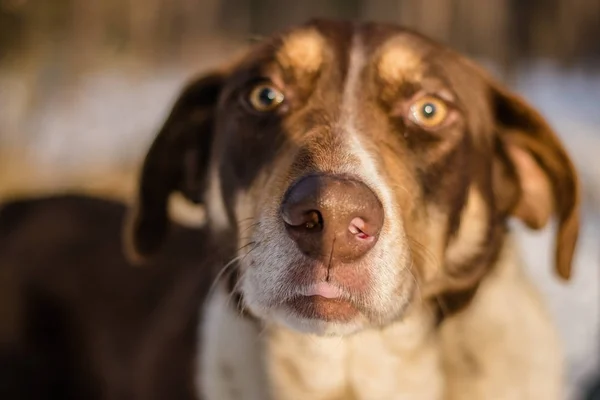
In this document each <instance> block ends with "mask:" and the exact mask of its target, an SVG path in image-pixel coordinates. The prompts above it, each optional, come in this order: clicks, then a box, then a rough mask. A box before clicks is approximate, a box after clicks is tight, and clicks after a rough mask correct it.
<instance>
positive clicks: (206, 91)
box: [125, 73, 224, 261]
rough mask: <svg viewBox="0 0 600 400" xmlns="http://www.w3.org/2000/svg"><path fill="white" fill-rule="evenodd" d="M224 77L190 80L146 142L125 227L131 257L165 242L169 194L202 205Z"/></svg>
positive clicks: (138, 257) (140, 256)
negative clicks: (152, 135) (151, 138)
mask: <svg viewBox="0 0 600 400" xmlns="http://www.w3.org/2000/svg"><path fill="white" fill-rule="evenodd" d="M223 80H224V76H223V75H222V74H220V73H212V74H208V75H205V76H203V77H201V78H199V79H197V80H194V81H192V82H191V83H189V84H188V85H187V86H186V87H185V88H184V89H183V91H182V93H181V94H180V95H179V98H178V99H177V101H176V102H175V104H174V106H173V109H172V110H171V113H170V114H169V116H168V118H167V120H166V121H165V123H164V124H163V126H162V128H161V129H160V131H159V132H158V135H157V136H156V138H155V139H154V142H153V143H152V145H151V146H150V149H149V151H148V153H147V155H146V158H145V159H144V162H143V165H142V169H141V174H140V178H139V187H138V193H137V204H136V206H135V207H134V209H133V210H132V213H131V215H130V219H129V221H128V222H127V226H126V231H125V241H126V252H127V253H128V256H129V257H130V258H131V259H132V261H140V260H142V259H144V258H146V257H148V256H150V255H152V254H153V253H155V252H156V251H157V250H158V249H159V247H160V246H161V244H162V242H163V241H164V239H165V237H166V235H167V231H168V228H169V216H168V211H167V206H168V201H169V197H170V195H171V194H172V193H173V192H177V191H178V192H180V193H181V194H182V195H183V196H184V197H185V198H187V199H188V200H190V201H192V202H194V203H202V201H203V199H202V195H203V194H204V186H205V183H206V173H207V169H208V163H209V156H210V149H211V146H212V141H213V125H214V113H215V108H216V104H217V101H218V97H219V93H220V91H221V86H222V84H223Z"/></svg>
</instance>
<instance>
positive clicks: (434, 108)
mask: <svg viewBox="0 0 600 400" xmlns="http://www.w3.org/2000/svg"><path fill="white" fill-rule="evenodd" d="M409 112H410V118H411V119H412V121H413V122H415V123H416V124H418V125H420V126H422V127H424V128H435V127H438V126H440V125H441V124H443V123H444V121H445V120H446V117H447V116H448V106H447V105H446V103H444V102H443V101H442V100H440V99H438V98H436V97H433V96H425V97H422V98H420V99H419V100H417V101H415V102H414V103H413V104H411V106H410V109H409Z"/></svg>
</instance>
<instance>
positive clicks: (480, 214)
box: [127, 20, 579, 400]
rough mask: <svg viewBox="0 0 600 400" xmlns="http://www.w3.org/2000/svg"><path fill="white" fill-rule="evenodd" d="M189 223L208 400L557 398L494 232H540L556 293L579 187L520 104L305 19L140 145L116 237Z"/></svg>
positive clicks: (382, 36) (465, 67) (462, 61)
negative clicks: (190, 204)
mask: <svg viewBox="0 0 600 400" xmlns="http://www.w3.org/2000/svg"><path fill="white" fill-rule="evenodd" d="M173 192H181V193H183V194H184V195H185V196H187V197H188V198H189V199H191V200H193V201H195V202H197V203H201V204H204V205H205V207H206V215H207V224H208V225H207V226H208V228H207V229H208V232H209V234H208V235H207V236H206V237H205V241H206V242H207V243H211V245H210V246H209V247H208V248H212V249H214V254H218V257H216V258H217V259H219V262H216V263H215V265H214V266H213V267H214V272H215V273H218V276H219V278H217V279H220V280H219V284H218V287H217V288H216V290H215V291H214V292H213V293H212V294H211V296H210V297H209V298H208V299H207V300H206V302H205V304H204V307H205V309H204V310H203V311H202V319H201V330H200V332H199V336H198V340H199V341H200V343H201V351H200V353H199V356H198V359H197V371H196V376H197V390H198V393H199V394H200V397H202V398H204V399H208V400H233V399H250V400H265V399H277V400H300V399H314V400H341V399H345V400H346V399H356V400H358V399H361V400H375V399H378V400H379V399H386V400H387V399H389V400H391V399H532V400H533V399H546V400H548V399H560V398H561V397H562V392H561V390H562V389H561V387H562V385H561V383H562V374H563V370H562V357H561V351H560V345H559V343H558V340H557V335H556V333H555V331H554V328H553V326H552V323H551V321H550V319H549V317H548V315H547V314H546V311H545V308H544V306H543V304H542V302H541V301H540V298H539V297H538V295H537V293H536V290H535V289H534V288H533V287H532V285H531V284H530V282H529V281H528V279H527V277H526V276H525V274H524V272H523V269H522V267H521V264H520V261H519V257H518V255H517V251H516V249H515V244H514V243H513V242H512V240H511V236H510V232H509V230H508V227H507V222H508V220H509V219H510V218H511V217H516V218H518V219H520V220H522V221H523V222H524V223H525V224H527V225H528V226H529V227H531V228H534V229H540V228H542V227H544V226H545V225H546V223H547V222H548V220H549V219H550V218H551V217H552V216H555V217H556V220H557V234H556V249H555V251H556V259H555V262H556V271H557V273H558V275H559V276H560V277H562V278H564V279H568V278H569V275H570V273H571V261H572V257H573V252H574V249H575V244H576V241H577V234H578V229H579V213H578V207H579V188H578V182H577V177H576V173H575V171H574V168H573V165H572V163H571V161H570V160H569V157H568V156H567V154H566V153H565V150H564V149H563V146H562V145H561V143H560V142H559V140H558V138H557V137H556V135H555V134H554V133H553V132H552V130H551V128H550V127H549V126H548V124H547V123H546V122H545V121H544V119H543V118H542V117H541V116H540V115H539V114H538V112H536V111H535V110H534V109H533V108H532V107H531V106H530V105H528V104H527V103H526V102H525V101H523V100H522V99H521V98H519V97H518V96H517V95H515V94H513V93H511V92H510V91H508V90H507V89H505V88H504V87H502V86H501V85H500V84H499V83H497V82H496V81H494V80H493V79H492V78H490V77H489V76H488V75H486V74H485V73H484V72H482V70H481V69H480V68H478V67H477V66H476V65H474V64H473V63H472V62H470V61H468V60H467V59H466V58H464V57H462V56H460V55H459V54H457V53H455V52H454V51H452V50H450V49H448V48H447V47H444V46H442V45H440V44H438V43H435V42H433V41H432V40H429V39H427V38H425V37H423V36H421V35H419V34H416V33H414V32H411V31H408V30H405V29H402V28H399V27H397V26H393V25H383V24H370V23H361V24H355V23H347V22H336V21H324V20H315V21H312V22H310V23H307V24H305V25H303V26H299V27H295V28H293V29H290V30H289V31H287V32H284V33H282V34H280V35H277V36H274V37H273V38H271V39H268V40H266V41H264V42H263V43H260V44H258V45H256V46H255V47H254V48H252V49H251V51H249V52H248V53H247V54H246V55H245V56H244V57H242V58H241V59H240V60H237V61H236V62H235V63H233V64H232V65H229V66H227V67H224V68H223V69H221V70H218V71H214V72H212V73H209V74H207V75H205V76H201V77H199V78H198V79H196V80H194V81H193V82H191V83H190V84H189V85H188V86H187V87H186V88H185V90H184V91H183V93H182V94H181V96H180V98H179V100H178V101H177V102H176V104H175V106H174V109H173V111H172V113H171V115H170V116H169V118H168V119H167V121H166V123H165V125H164V126H163V128H162V130H161V131H160V133H159V134H158V136H157V138H156V140H155V142H154V143H153V145H152V147H151V149H150V151H149V153H148V155H147V158H146V160H145V163H144V167H143V170H142V174H141V182H140V190H139V199H138V206H137V208H136V210H135V212H134V213H133V215H132V218H131V221H130V224H129V227H128V228H129V230H128V235H127V240H128V245H129V247H130V250H132V255H133V256H134V257H135V258H136V260H137V261H138V262H139V261H142V260H143V259H145V258H148V257H150V256H151V255H152V254H154V253H155V252H157V251H158V249H159V247H160V245H161V243H162V242H163V240H164V239H165V237H166V233H167V228H168V225H169V223H168V217H167V211H166V206H167V200H168V198H169V196H170V195H171V194H172V193H173Z"/></svg>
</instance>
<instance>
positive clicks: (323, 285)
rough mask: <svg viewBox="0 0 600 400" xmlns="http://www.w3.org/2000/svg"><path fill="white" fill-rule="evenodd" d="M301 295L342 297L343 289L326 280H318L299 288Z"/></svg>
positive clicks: (328, 297)
mask: <svg viewBox="0 0 600 400" xmlns="http://www.w3.org/2000/svg"><path fill="white" fill-rule="evenodd" d="M300 294H301V295H302V296H307V297H309V296H321V297H324V298H326V299H339V298H341V297H344V291H343V290H342V289H340V288H339V287H337V286H335V285H332V284H331V283H328V282H318V283H314V284H312V285H309V286H307V287H305V288H303V289H302V290H300Z"/></svg>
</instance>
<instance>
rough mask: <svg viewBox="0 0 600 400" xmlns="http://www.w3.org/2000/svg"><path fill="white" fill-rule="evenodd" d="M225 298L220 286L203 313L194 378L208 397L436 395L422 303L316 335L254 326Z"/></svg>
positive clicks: (429, 327) (435, 356)
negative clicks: (371, 323) (375, 325)
mask: <svg viewBox="0 0 600 400" xmlns="http://www.w3.org/2000/svg"><path fill="white" fill-rule="evenodd" d="M228 303H229V300H228V296H227V294H226V293H225V291H220V292H218V293H215V295H214V296H213V297H212V298H211V299H210V301H209V302H208V303H207V309H206V310H205V312H206V314H205V318H204V321H203V323H204V325H203V331H202V334H203V337H202V349H203V350H202V351H203V354H202V357H201V360H200V365H199V366H200V368H201V371H199V375H200V377H201V378H200V381H199V382H198V383H199V384H200V385H201V387H202V388H203V389H202V390H203V392H204V393H205V394H206V396H207V398H208V399H213V398H214V399H223V400H233V399H242V398H243V399H248V400H253V399H256V400H259V399H261V400H264V399H277V400H288V399H289V400H296V399H305V398H310V399H315V400H320V399H323V400H334V399H340V400H341V399H354V398H356V399H383V398H385V399H388V398H389V399H392V398H396V397H398V396H400V394H402V396H400V397H407V398H419V399H436V398H439V393H440V390H441V388H442V383H441V382H437V381H436V377H440V376H441V374H440V373H436V372H433V371H438V372H439V370H440V360H439V352H438V349H437V344H436V343H437V340H436V338H435V314H434V313H433V312H432V311H431V310H429V309H426V308H425V307H424V306H423V307H421V306H420V305H419V306H415V307H414V308H413V309H412V310H411V312H410V314H409V315H407V316H406V317H405V318H404V319H403V320H402V321H401V322H397V323H395V324H393V325H390V326H388V327H386V328H384V329H372V330H365V331H361V332H359V333H356V334H354V335H350V336H346V337H319V336H314V335H308V334H304V333H299V332H296V331H292V330H289V329H287V328H285V327H281V326H260V325H259V324H258V323H257V322H256V321H253V320H249V319H247V318H241V317H239V316H238V314H237V312H236V310H235V309H234V308H232V305H231V304H228ZM398 371H403V373H400V374H399V373H398ZM425 371H429V373H424V372H425ZM400 397H398V398H400Z"/></svg>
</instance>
